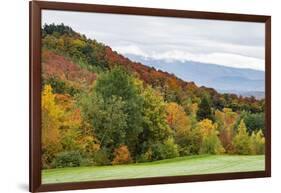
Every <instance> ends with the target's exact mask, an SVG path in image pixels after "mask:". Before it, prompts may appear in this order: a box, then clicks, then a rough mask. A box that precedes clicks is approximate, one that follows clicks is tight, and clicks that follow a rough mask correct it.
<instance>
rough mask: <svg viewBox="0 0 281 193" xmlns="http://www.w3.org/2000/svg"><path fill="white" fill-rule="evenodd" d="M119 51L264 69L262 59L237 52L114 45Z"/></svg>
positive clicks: (167, 59)
mask: <svg viewBox="0 0 281 193" xmlns="http://www.w3.org/2000/svg"><path fill="white" fill-rule="evenodd" d="M113 49H114V50H116V51H117V52H119V53H122V54H134V55H139V56H142V57H144V58H151V59H157V60H166V61H173V60H177V61H181V62H185V61H197V62H202V63H212V64H218V65H223V66H228V67H235V68H250V69H257V70H263V71H264V66H265V63H264V60H263V59H259V58H254V57H248V56H242V55H238V54H228V53H210V54H194V53H190V52H184V51H181V50H170V51H166V52H161V53H159V52H151V53H147V52H145V51H144V50H142V49H140V48H139V47H137V46H134V45H130V46H123V47H122V46H121V47H114V48H113Z"/></svg>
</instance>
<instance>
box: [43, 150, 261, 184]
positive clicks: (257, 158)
mask: <svg viewBox="0 0 281 193" xmlns="http://www.w3.org/2000/svg"><path fill="white" fill-rule="evenodd" d="M264 160H265V159H264V155H252V156H241V155H240V156H236V155H198V156H186V157H178V158H173V159H166V160H161V161H155V162H147V163H134V164H128V165H115V166H93V167H76V168H75V167H74V168H73V167H72V168H57V169H48V170H44V171H43V173H42V181H43V183H44V184H49V183H63V182H80V181H98V180H111V179H130V178H145V177H159V176H179V175H194V174H211V173H225V172H242V171H261V170H264V164H265V163H264Z"/></svg>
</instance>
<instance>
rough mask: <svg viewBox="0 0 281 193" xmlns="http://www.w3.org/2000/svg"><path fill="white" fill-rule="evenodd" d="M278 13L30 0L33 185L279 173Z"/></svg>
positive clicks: (101, 185) (50, 186)
mask: <svg viewBox="0 0 281 193" xmlns="http://www.w3.org/2000/svg"><path fill="white" fill-rule="evenodd" d="M270 79H271V18H270V16H262V15H245V14H230V13H211V12H197V11H185V10H170V9H154V8H140V7H121V6H105V5H92V4H76V3H58V2H45V1H44V2H41V1H31V2H30V191H32V192H38V191H55V190H70V189H86V188H104V187H116V186H132V185H148V184H163V183H180V182H194V181H206V180H225V179H239V178H258V177H270V175H271V80H270Z"/></svg>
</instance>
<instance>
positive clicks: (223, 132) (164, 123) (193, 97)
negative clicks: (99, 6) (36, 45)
mask: <svg viewBox="0 0 281 193" xmlns="http://www.w3.org/2000/svg"><path fill="white" fill-rule="evenodd" d="M42 83H43V84H42V152H43V157H42V165H43V168H57V167H75V166H82V165H87V166H90V165H111V164H112V165H115V164H126V163H132V162H148V161H154V160H161V159H167V158H173V157H178V156H188V155H196V154H244V155H248V154H249V155H250V154H264V143H265V139H264V127H265V126H264V100H257V99H255V98H254V97H241V96H237V95H234V94H220V93H218V92H217V91H216V90H214V89H212V88H206V87H198V86H197V85H196V83H194V82H185V81H183V80H181V79H179V78H177V77H176V76H175V75H173V74H170V73H168V72H163V71H160V70H156V69H154V68H151V67H148V66H145V65H143V64H141V63H136V62H132V61H130V60H129V59H128V58H126V57H124V56H122V55H120V54H118V53H117V52H115V51H113V50H112V49H111V48H110V47H109V46H107V45H104V44H102V43H100V42H97V41H96V40H92V39H88V38H87V37H86V36H85V35H82V34H79V33H77V32H75V31H73V30H72V29H71V28H70V27H69V26H65V25H63V24H61V25H54V24H50V25H44V27H43V28H42Z"/></svg>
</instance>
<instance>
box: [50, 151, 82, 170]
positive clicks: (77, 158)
mask: <svg viewBox="0 0 281 193" xmlns="http://www.w3.org/2000/svg"><path fill="white" fill-rule="evenodd" d="M81 162H82V156H81V155H80V153H79V152H78V151H66V152H61V153H58V154H57V155H56V157H55V159H54V161H53V163H52V166H53V167H56V168H62V167H77V166H80V165H81Z"/></svg>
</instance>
